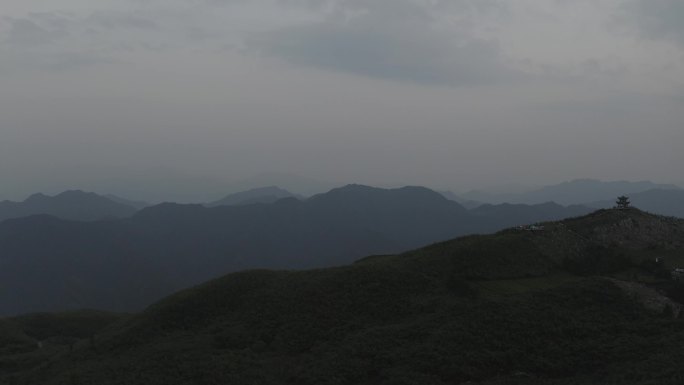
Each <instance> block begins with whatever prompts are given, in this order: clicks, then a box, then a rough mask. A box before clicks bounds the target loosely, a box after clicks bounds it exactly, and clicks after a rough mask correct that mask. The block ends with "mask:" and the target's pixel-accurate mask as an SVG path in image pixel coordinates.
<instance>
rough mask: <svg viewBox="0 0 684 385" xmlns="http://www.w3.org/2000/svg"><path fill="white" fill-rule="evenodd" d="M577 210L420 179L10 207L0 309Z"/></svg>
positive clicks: (68, 304)
mask: <svg viewBox="0 0 684 385" xmlns="http://www.w3.org/2000/svg"><path fill="white" fill-rule="evenodd" d="M589 211H590V209H589V208H581V207H572V208H563V207H561V206H558V205H550V204H549V205H542V206H529V207H528V206H523V205H518V206H508V205H502V206H487V207H483V208H481V209H479V210H474V211H469V210H467V209H465V208H464V207H463V206H461V205H459V204H458V203H456V202H453V201H450V200H447V199H446V198H444V197H443V196H442V195H441V194H439V193H436V192H434V191H432V190H429V189H426V188H422V187H405V188H400V189H392V190H387V189H379V188H372V187H367V186H360V185H349V186H346V187H342V188H338V189H334V190H331V191H330V192H328V193H324V194H319V195H316V196H313V197H311V198H309V199H307V200H305V201H300V200H298V199H295V198H285V199H281V200H278V201H277V202H275V203H272V204H258V205H238V206H219V207H214V208H207V207H204V206H202V205H181V204H174V203H165V204H160V205H156V206H152V207H148V208H145V209H143V210H141V211H139V212H138V213H136V214H135V215H133V216H132V217H130V218H124V219H118V220H107V221H98V222H90V223H87V222H75V221H67V220H63V219H57V218H55V217H51V216H45V215H42V216H33V217H27V218H22V219H12V220H7V221H5V222H2V223H0V265H2V267H3V268H2V270H0V283H1V284H0V285H1V288H2V290H0V314H16V313H23V312H28V311H45V310H60V309H73V308H84V307H86V308H100V309H108V310H117V311H128V310H135V309H141V308H143V307H144V306H146V305H148V304H149V303H151V302H152V301H154V300H156V299H158V298H160V297H161V296H163V295H166V294H168V293H170V292H172V291H174V290H177V289H180V288H183V287H187V286H190V285H193V284H196V283H199V282H202V281H204V280H207V279H209V278H212V277H215V276H217V275H220V274H224V273H227V272H231V271H237V270H244V269H250V268H277V269H293V268H294V269H299V268H311V267H325V266H335V265H340V264H345V263H349V262H351V261H353V260H355V259H358V258H360V257H364V256H367V255H372V254H388V253H397V252H400V251H404V250H408V249H412V248H416V247H419V246H422V245H426V244H430V243H433V242H437V241H441V240H445V239H449V238H453V237H456V236H459V235H464V234H470V233H482V232H492V231H496V230H499V229H501V228H504V227H507V226H510V225H512V224H524V223H530V222H536V221H540V220H548V219H560V218H564V217H569V216H576V215H580V214H582V213H586V212H589ZM554 217H555V218H554Z"/></svg>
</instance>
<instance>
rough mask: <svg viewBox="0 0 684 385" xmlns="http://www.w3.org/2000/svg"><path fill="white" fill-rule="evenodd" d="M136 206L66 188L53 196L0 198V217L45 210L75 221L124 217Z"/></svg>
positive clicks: (45, 212)
mask: <svg viewBox="0 0 684 385" xmlns="http://www.w3.org/2000/svg"><path fill="white" fill-rule="evenodd" d="M136 211H137V209H136V208H135V207H132V206H129V205H126V204H124V203H121V202H116V201H114V200H112V199H109V198H106V197H103V196H101V195H97V194H94V193H86V192H83V191H78V190H74V191H66V192H63V193H61V194H59V195H56V196H52V197H51V196H47V195H43V194H34V195H31V196H30V197H29V198H27V199H26V200H24V201H23V202H11V201H3V202H0V221H3V220H5V219H10V218H21V217H26V216H30V215H37V214H46V215H52V216H55V217H59V218H63V219H71V220H76V221H96V220H101V219H107V218H124V217H128V216H131V215H133V214H134V213H135V212H136Z"/></svg>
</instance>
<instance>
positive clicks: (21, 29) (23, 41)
mask: <svg viewBox="0 0 684 385" xmlns="http://www.w3.org/2000/svg"><path fill="white" fill-rule="evenodd" d="M4 21H5V22H6V23H7V24H8V25H9V30H8V32H7V38H6V39H5V42H7V43H9V44H11V45H15V46H38V45H45V44H49V43H50V42H52V41H53V39H54V36H53V34H52V33H51V32H50V31H49V30H47V29H45V28H43V27H41V26H39V25H38V24H37V23H35V22H33V21H31V20H29V19H13V18H5V19H4Z"/></svg>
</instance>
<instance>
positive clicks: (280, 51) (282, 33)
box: [248, 0, 517, 85]
mask: <svg viewBox="0 0 684 385" xmlns="http://www.w3.org/2000/svg"><path fill="white" fill-rule="evenodd" d="M365 4H369V5H365ZM436 4H437V5H432V6H429V5H426V4H424V3H422V4H421V3H418V2H415V1H408V0H397V1H391V2H389V1H378V2H372V3H370V2H368V3H361V2H339V3H338V4H337V7H336V8H335V9H334V11H333V12H331V13H330V14H329V15H327V16H326V17H325V18H324V19H323V20H321V21H318V22H314V23H310V24H307V25H301V26H293V27H288V28H284V29H282V30H277V31H273V32H270V33H266V34H263V35H261V36H258V37H256V38H252V39H250V40H249V41H248V42H249V44H251V45H253V46H255V47H257V48H259V49H262V50H263V51H265V52H266V53H269V54H274V55H278V56H281V57H283V58H285V59H287V60H289V61H292V62H294V63H297V64H303V65H309V66H315V67H321V68H326V69H332V70H339V71H343V72H349V73H354V74H358V75H363V76H369V77H378V78H387V79H394V80H403V81H406V80H408V81H414V82H419V83H429V84H442V85H445V84H446V85H472V84H490V83H496V82H499V81H501V80H504V79H509V78H511V77H514V76H516V75H517V74H516V73H515V71H513V70H512V69H511V68H509V67H508V66H507V65H506V62H505V58H504V57H503V56H502V54H501V52H500V50H499V47H498V45H497V43H496V41H488V40H485V39H481V38H477V37H475V36H473V35H471V33H470V31H468V30H463V29H461V30H459V29H458V28H453V27H452V28H445V26H443V25H440V24H439V23H438V20H437V18H436V17H435V16H434V14H433V13H431V11H432V12H435V11H438V10H443V9H444V5H443V4H441V3H436Z"/></svg>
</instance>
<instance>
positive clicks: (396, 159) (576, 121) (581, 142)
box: [0, 0, 684, 199]
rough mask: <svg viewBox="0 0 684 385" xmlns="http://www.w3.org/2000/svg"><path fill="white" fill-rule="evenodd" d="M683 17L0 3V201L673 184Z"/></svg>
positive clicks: (515, 9) (336, 0) (600, 8)
mask: <svg viewBox="0 0 684 385" xmlns="http://www.w3.org/2000/svg"><path fill="white" fill-rule="evenodd" d="M683 8H684V0H601V1H596V0H553V1H546V0H514V1H511V0H320V1H317V0H98V1H88V0H50V1H42V2H38V1H34V2H31V1H27V0H2V6H0V80H1V82H0V83H2V88H0V180H2V181H3V185H2V186H0V187H2V188H0V195H1V194H2V193H3V189H9V188H12V189H13V191H14V193H17V194H18V195H17V196H14V198H17V199H18V198H22V197H23V196H22V195H21V194H19V193H20V192H22V193H31V192H35V191H36V190H39V189H40V186H42V185H45V186H47V187H50V186H52V187H50V188H52V190H50V191H54V189H58V188H91V189H95V188H96V187H97V186H96V183H94V182H93V183H92V184H87V183H86V182H88V181H89V180H90V181H93V180H98V181H107V184H106V186H107V187H103V189H104V190H105V191H104V192H116V191H112V190H111V189H110V188H109V187H111V186H115V185H117V184H125V183H123V182H118V181H119V180H128V181H130V180H135V181H136V182H131V183H128V185H129V186H137V185H138V184H139V183H150V184H151V185H153V184H155V183H156V187H155V186H151V187H150V186H147V188H148V190H152V189H155V188H156V189H157V190H159V191H163V190H164V189H163V188H162V187H160V186H162V185H163V184H162V183H161V182H145V181H148V180H151V178H148V175H152V176H154V175H155V173H154V172H147V171H140V170H149V169H157V168H159V167H162V168H165V169H167V168H168V169H173V170H180V171H179V172H184V173H187V174H188V175H197V174H201V175H207V176H208V177H211V178H215V179H219V180H228V179H231V178H239V177H249V176H250V175H251V174H258V173H263V172H285V173H295V174H297V173H300V174H305V175H307V176H312V177H315V178H319V179H325V180H334V181H339V182H352V181H357V182H363V183H371V184H373V183H379V182H387V183H407V184H428V185H432V186H435V187H449V188H451V187H454V188H458V187H462V188H464V189H467V188H474V187H481V186H486V185H488V184H489V185H493V184H502V183H547V182H549V183H555V182H558V181H560V180H562V179H570V178H575V177H595V178H607V179H657V180H659V181H662V182H673V181H674V182H678V181H677V180H676V179H680V176H679V175H681V164H682V163H684V159H683V158H682V156H683V155H682V154H683V153H682V151H681V147H682V143H684V131H683V130H682V129H681V122H682V121H684V109H682V108H681V106H682V97H683V95H684V60H682V56H683V54H684V49H682V48H684V45H683V44H682V43H683V42H684V36H683V32H682V31H683V28H684V22H682V19H681V18H682V9H683ZM618 21H619V22H618ZM373 79H375V80H377V81H372V80H373ZM175 172H176V171H174V172H169V173H168V174H169V175H170V174H174V173H175ZM45 181H49V183H48V182H45ZM98 183H99V182H98ZM179 185H181V183H178V184H176V185H175V186H179ZM188 185H190V184H188ZM6 186H9V187H6ZM55 186H58V187H55ZM89 186H90V187H89ZM101 186H105V185H101ZM191 187H192V186H190V187H188V188H191ZM174 188H176V187H174ZM46 190H48V189H47V188H46ZM167 190H168V189H167ZM205 192H206V191H205ZM214 193H217V194H218V193H220V191H214ZM219 195H220V194H219Z"/></svg>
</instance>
